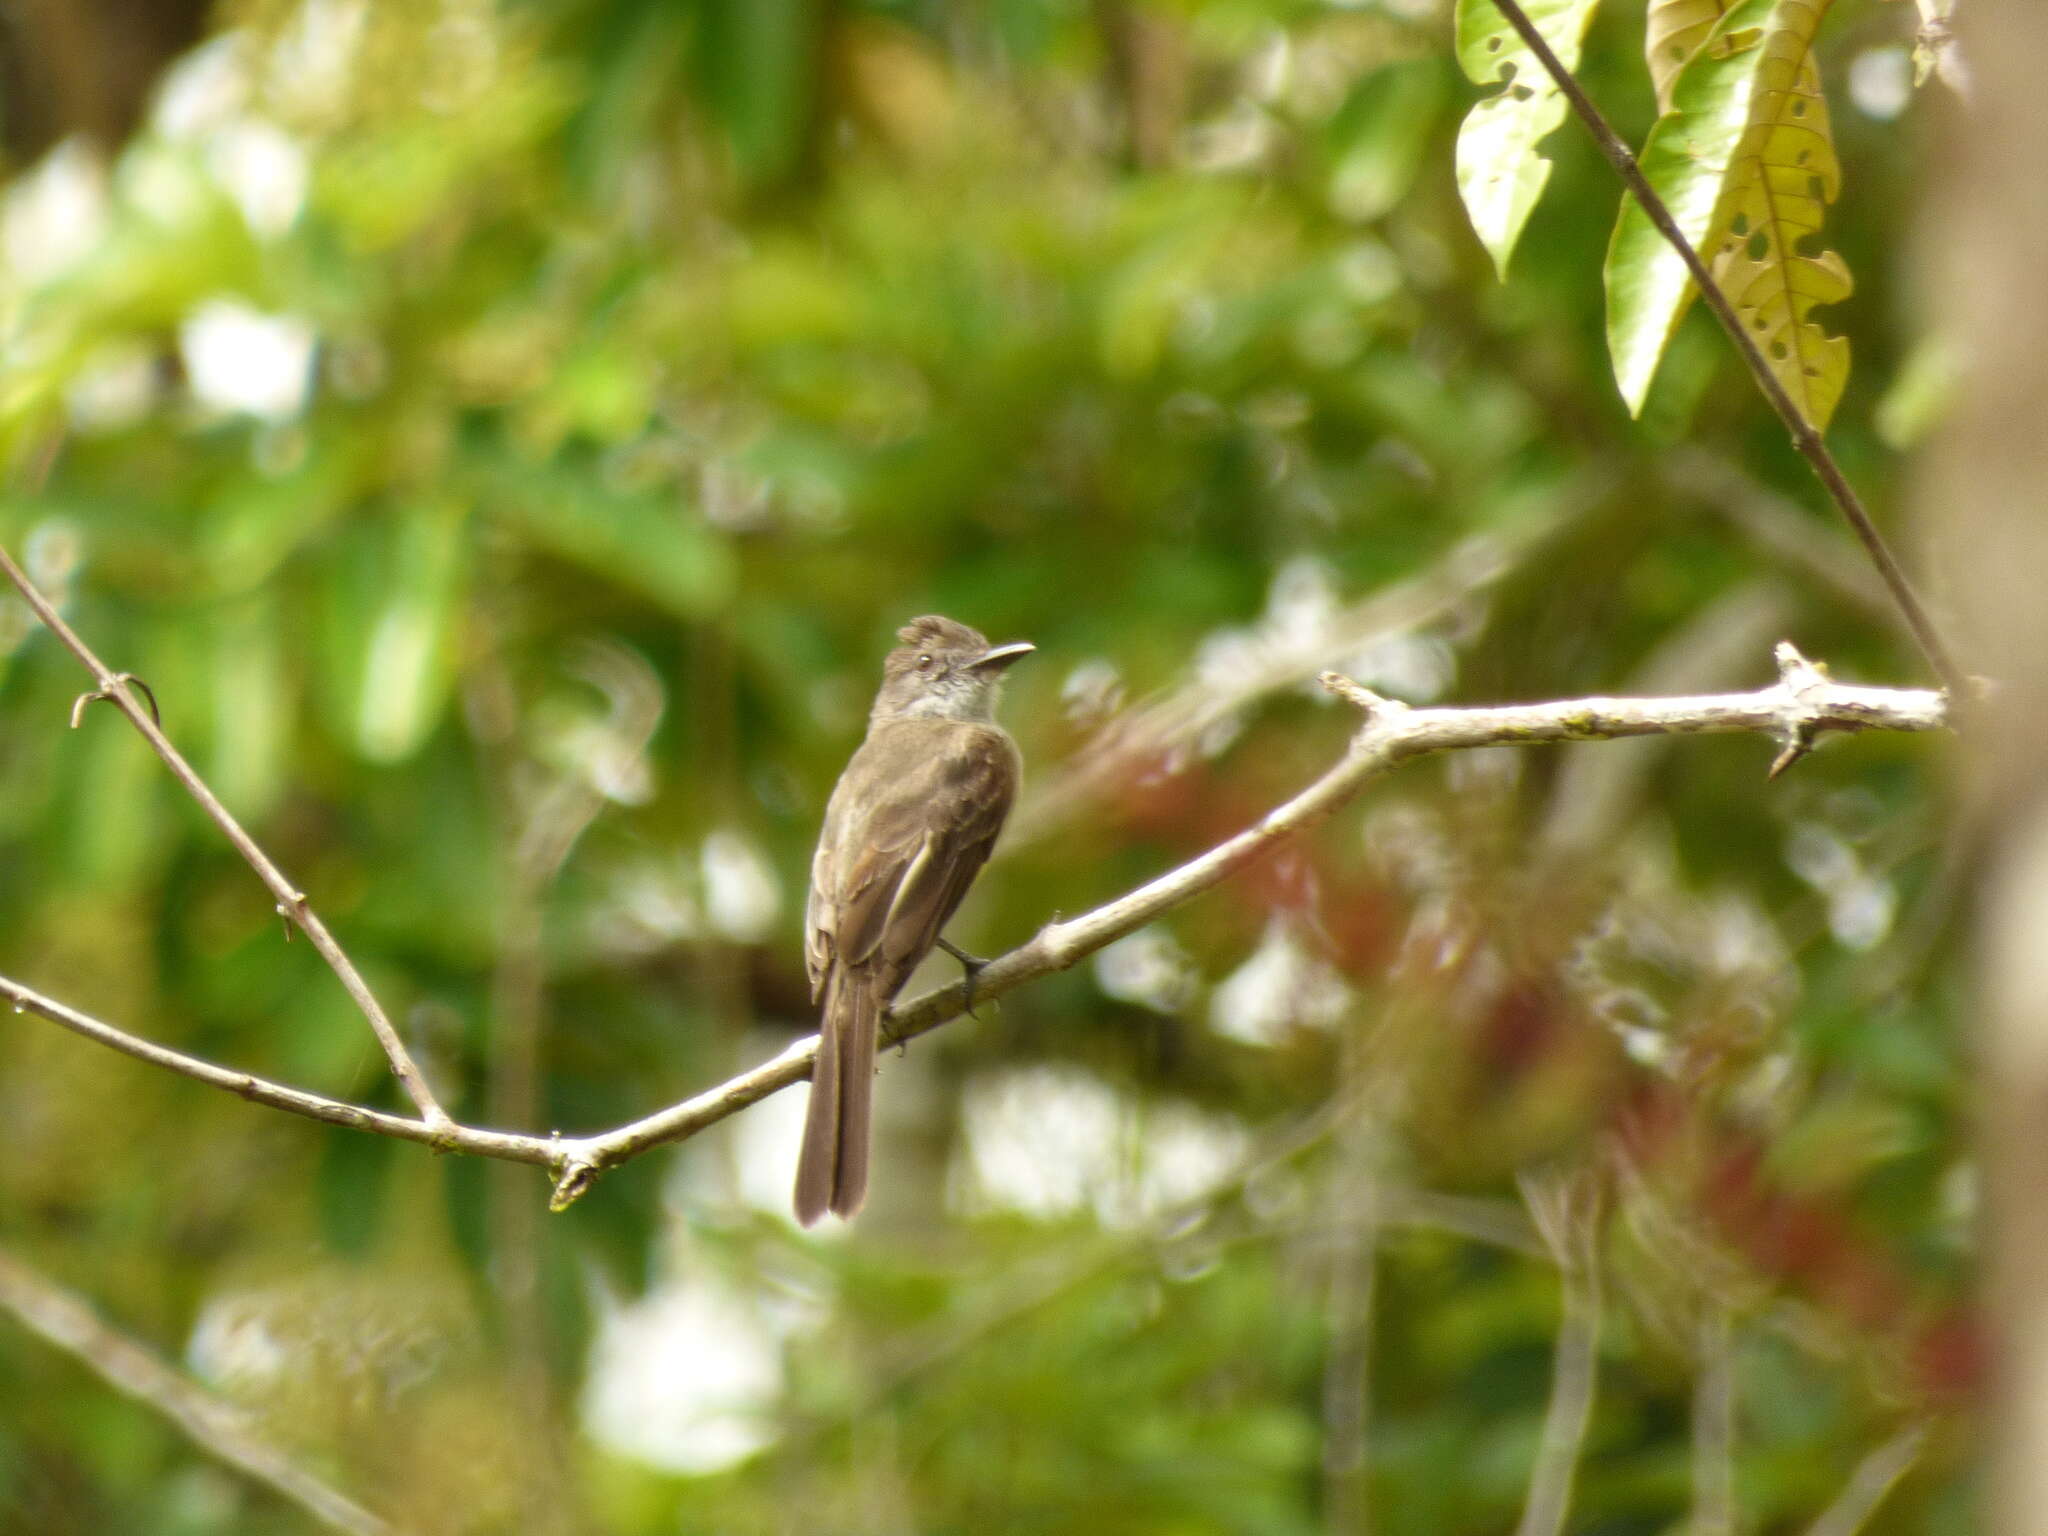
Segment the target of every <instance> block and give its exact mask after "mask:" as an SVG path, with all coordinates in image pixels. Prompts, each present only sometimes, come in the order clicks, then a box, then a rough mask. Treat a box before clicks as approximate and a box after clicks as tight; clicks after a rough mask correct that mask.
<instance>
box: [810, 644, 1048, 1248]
mask: <svg viewBox="0 0 2048 1536" xmlns="http://www.w3.org/2000/svg"><path fill="white" fill-rule="evenodd" d="M896 638H897V640H898V641H899V642H900V644H899V645H898V646H897V647H896V649H894V650H892V651H890V652H889V654H888V657H887V658H886V659H885V660H884V662H883V664H882V686H881V689H880V691H879V692H878V693H877V694H876V695H875V703H874V708H873V709H872V710H871V711H870V713H869V715H868V729H867V735H866V737H865V738H864V739H863V740H862V742H861V744H860V746H859V747H858V748H857V749H856V750H855V752H854V754H853V756H852V758H851V759H850V760H849V761H848V762H847V765H846V768H845V771H844V772H842V773H841V774H840V776H839V782H838V784H837V785H835V786H834V788H833V790H832V797H831V799H830V800H829V801H828V802H827V803H826V806H825V824H824V827H823V829H822V831H821V832H820V833H819V836H818V851H817V853H816V855H815V856H814V857H813V859H812V861H811V893H810V899H809V902H808V903H807V905H806V907H805V913H804V959H805V964H806V968H807V969H808V971H809V973H810V979H811V1000H812V1002H813V1003H815V1004H818V1005H819V1007H820V1010H821V1013H820V1020H819V1029H818V1054H817V1058H816V1061H815V1063H814V1065H813V1066H812V1069H811V1099H810V1106H809V1108H808V1110H807V1111H806V1112H805V1116H804V1137H803V1145H802V1149H801V1151H800V1152H799V1154H798V1158H797V1172H796V1199H795V1205H796V1217H797V1220H798V1221H799V1222H800V1223H802V1224H803V1225H804V1226H807V1227H808V1226H810V1225H811V1224H812V1223H814V1222H816V1221H817V1220H818V1219H819V1218H820V1217H821V1216H823V1215H824V1214H825V1213H826V1212H827V1211H831V1212H832V1213H833V1214H834V1215H837V1216H839V1217H841V1218H842V1219H847V1220H850V1219H851V1218H852V1217H853V1216H854V1215H855V1214H856V1213H857V1212H858V1211H859V1210H860V1208H861V1205H862V1203H863V1202H864V1201H865V1200H866V1198H867V1191H868V1163H869V1141H870V1136H871V1132H872V1119H873V1105H874V1091H875V1090H874V1079H875V1050H876V1042H877V1037H878V1034H879V1030H880V1025H881V1018H882V1015H883V1013H884V1012H885V1011H886V1010H887V1009H888V1007H889V1004H890V1002H891V1001H892V1000H893V999H894V998H895V996H896V994H897V992H898V991H900V990H901V989H902V987H903V984H904V983H905V982H907V981H908V980H909V979H910V974H911V972H912V971H915V970H916V969H917V967H918V964H919V962H921V961H922V960H923V959H924V957H925V956H926V955H928V954H930V953H931V951H932V949H933V948H934V946H943V947H944V948H945V949H946V950H947V951H948V952H949V953H950V954H953V955H954V956H955V957H956V958H958V959H959V960H960V961H961V963H962V964H963V965H965V966H966V967H967V981H968V996H969V1002H970V1004H971V1003H972V999H973V985H974V976H975V973H976V972H977V971H978V970H979V969H980V962H978V961H976V960H974V959H973V958H972V957H971V956H969V955H966V954H965V953H963V952H962V951H960V950H958V949H955V948H954V947H953V946H952V945H951V944H948V943H947V942H946V940H945V939H944V938H943V937H942V930H943V929H944V928H945V926H946V922H947V919H949V918H950V917H952V915H953V912H954V909H956V908H957V907H958V906H959V905H960V902H961V899H962V898H963V897H964V896H966V894H967V888H968V887H969V886H970V885H972V884H973V883H974V877H975V876H976V875H977V874H978V873H980V871H981V866H982V865H983V864H985V863H986V862H987V861H988V856H989V851H990V850H991V849H992V848H994V847H995V842H996V838H997V836H998V835H999V834H1000V833H1001V832H1002V829H1003V822H1004V820H1005V818H1007V817H1008V815H1009V813H1010V806H1011V805H1012V803H1014V801H1015V800H1016V798H1017V785H1018V783H1019V781H1020V780H1021V778H1022V776H1023V758H1022V755H1021V754H1020V753H1019V752H1018V750H1017V744H1016V742H1015V741H1013V740H1011V738H1010V735H1009V733H1008V732H1007V731H1005V730H1004V729H1003V728H1002V727H1001V726H1000V725H998V724H996V719H995V712H996V702H997V698H998V696H999V694H1000V693H1001V691H1002V683H1003V678H1004V676H1005V674H1006V673H1007V672H1008V671H1009V669H1010V667H1011V665H1012V664H1013V663H1015V662H1016V661H1018V660H1019V659H1021V658H1022V657H1025V656H1028V655H1030V654H1031V653H1032V651H1033V650H1034V649H1035V647H1034V646H1032V645H1031V644H1030V643H1029V642H1028V641H1022V640H1019V641H1013V642H1011V643H1009V644H1006V645H993V646H992V645H990V644H989V643H988V640H987V638H986V637H984V636H983V635H982V634H981V632H980V631H978V630H975V629H970V628H969V627H968V626H967V625H965V624H961V623H957V622H955V621H954V620H952V619H947V618H941V617H939V616H938V615H936V614H927V615H925V616H924V617H923V618H918V619H912V620H911V621H910V622H909V623H908V624H906V625H904V626H903V627H902V628H901V629H900V630H898V631H897V632H896Z"/></svg>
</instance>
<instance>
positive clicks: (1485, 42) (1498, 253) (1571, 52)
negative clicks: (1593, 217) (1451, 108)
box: [1457, 0, 1599, 277]
mask: <svg viewBox="0 0 2048 1536" xmlns="http://www.w3.org/2000/svg"><path fill="white" fill-rule="evenodd" d="M1598 3H1599V0H1530V3H1527V4H1525V5H1524V7H1523V9H1524V10H1525V11H1526V12H1527V13H1528V16H1529V19H1530V20H1531V21H1532V22H1534V23H1535V25H1536V30H1537V31H1538V32H1540V33H1542V34H1543V40H1544V41H1545V42H1547V43H1549V44H1550V47H1551V51H1552V52H1554V53H1555V54H1556V55H1557V57H1558V60H1559V62H1561V63H1562V64H1563V65H1564V67H1565V68H1566V69H1576V68H1577V67H1578V63H1579V48H1580V44H1581V43H1582V42H1583V41H1584V40H1585V36H1586V28H1587V26H1588V25H1589V24H1590V23H1591V21H1592V19H1593V8H1594V6H1595V5H1597V4H1598ZM1457 33H1458V64H1459V66H1460V67H1461V68H1462V69H1463V70H1464V71H1465V74H1466V76H1467V77H1468V78H1469V79H1470V80H1471V81H1472V82H1473V83H1474V84H1475V85H1494V84H1498V85H1499V86H1500V87H1501V89H1500V90H1498V91H1497V92H1495V93H1494V94H1493V95H1491V96H1488V97H1486V98H1485V99H1484V100H1482V101H1480V102H1478V103H1476V104H1475V105H1474V106H1473V108H1472V110H1471V111H1470V112H1468V113H1466V114H1465V122H1464V125H1463V126H1462V127H1460V128H1459V130H1458V195H1459V196H1460V197H1462V198H1463V199H1464V200H1465V214H1466V216H1467V217H1468V218H1470V219H1471V221H1472V230H1473V233H1475V234H1476V235H1478V236H1479V241H1480V243H1481V244H1482V245H1484V246H1485V247H1486V249H1487V251H1488V252H1489V253H1490V254H1491V255H1492V257H1493V264H1494V268H1495V270H1496V271H1498V272H1499V273H1500V274H1501V275H1502V276H1503V277H1505V276H1506V275H1507V270H1508V259H1509V258H1510V257H1511V256H1513V255H1514V253H1515V242H1516V241H1518V240H1519V239H1521V236H1522V226H1523V225H1524V224H1526V223H1527V222H1528V219H1529V214H1530V212H1531V211H1532V210H1533V209H1534V208H1535V206H1536V202H1537V199H1538V198H1540V197H1541V196H1542V195H1543V188H1544V185H1545V184H1546V183H1547V182H1548V181H1549V180H1550V161H1549V160H1548V159H1546V158H1545V157H1544V156H1542V155H1540V154H1538V153H1537V152H1536V146H1537V145H1538V144H1539V143H1541V142H1542V141H1543V140H1544V139H1545V138H1546V137H1548V136H1549V134H1550V133H1551V132H1552V131H1553V130H1554V129H1555V128H1556V127H1557V126H1558V125H1559V124H1560V123H1562V122H1563V121H1564V114H1565V100H1564V97H1563V96H1561V95H1559V94H1558V90H1557V87H1556V86H1555V85H1553V84H1552V83H1551V80H1550V76H1549V75H1548V74H1547V73H1546V72H1545V71H1544V68H1543V66H1542V64H1541V63H1539V62H1538V61H1537V58H1536V56H1535V55H1534V54H1533V53H1531V52H1530V51H1529V49H1528V47H1527V46H1526V45H1525V44H1524V43H1523V42H1522V40H1521V38H1520V37H1518V36H1517V35H1516V34H1515V31H1514V29H1513V28H1512V27H1510V26H1509V25H1508V23H1507V19H1506V18H1505V17H1503V16H1502V15H1501V13H1500V11H1499V9H1498V8H1497V7H1496V6H1495V5H1494V4H1493V0H1458V18H1457Z"/></svg>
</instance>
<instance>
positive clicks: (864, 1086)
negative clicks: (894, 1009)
mask: <svg viewBox="0 0 2048 1536" xmlns="http://www.w3.org/2000/svg"><path fill="white" fill-rule="evenodd" d="M881 1018H882V1005H881V1001H880V999H878V998H877V997H876V996H875V995H874V991H873V989H872V988H870V987H868V986H865V985H863V984H862V980H861V978H859V977H854V976H849V975H847V974H846V972H845V971H843V970H837V969H835V970H834V972H833V975H832V978H831V980H830V981H829V982H828V983H827V984H826V987H825V1009H824V1017H823V1019H822V1020H821V1021H820V1024H819V1028H818V1059H817V1063H816V1065H814V1066H813V1067H812V1068H811V1107H810V1109H809V1111H808V1112H807V1113H806V1114H805V1116H804V1144H803V1150H802V1152H800V1153H799V1154H798V1156H797V1163H796V1219H797V1220H798V1221H800V1222H802V1223H803V1224H804V1225H805V1226H807V1227H808V1226H809V1225H810V1224H811V1223H812V1222H814V1221H816V1220H817V1219H818V1218H819V1217H820V1216H822V1215H824V1214H825V1212H827V1211H831V1212H832V1213H833V1214H834V1215H836V1216H842V1217H851V1216H852V1215H854V1213H855V1212H857V1211H858V1210H859V1209H860V1208H861V1202H862V1201H864V1200H866V1199H867V1195H868V1140H869V1134H870V1122H871V1121H872V1119H873V1111H874V1102H875V1036H876V1031H877V1029H878V1028H879V1027H880V1024H881Z"/></svg>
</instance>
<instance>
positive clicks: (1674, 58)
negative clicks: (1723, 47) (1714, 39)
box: [1643, 0, 1734, 112]
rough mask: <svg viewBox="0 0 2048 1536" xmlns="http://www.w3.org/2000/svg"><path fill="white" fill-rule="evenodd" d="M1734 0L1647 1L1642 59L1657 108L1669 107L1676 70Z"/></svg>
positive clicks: (1690, 55)
mask: <svg viewBox="0 0 2048 1536" xmlns="http://www.w3.org/2000/svg"><path fill="white" fill-rule="evenodd" d="M1732 4H1734V0H1650V9H1649V12H1648V14H1647V15H1646V16H1645V17H1644V30H1643V58H1644V60H1645V61H1646V62H1647V63H1648V64H1649V66H1650V80H1651V82H1652V83H1653V84H1654V85H1655V86H1656V87H1657V110H1658V111H1659V112H1669V111H1670V110H1671V92H1672V88H1673V86H1674V85H1675V84H1676V83H1677V80H1678V72H1679V71H1680V70H1682V69H1684V68H1685V66H1686V65H1687V64H1689V63H1690V62H1691V61H1692V56H1693V55H1694V54H1696V53H1698V52H1699V51H1700V45H1701V44H1703V43H1704V42H1706V40H1707V36H1708V34H1709V33H1711V32H1712V31H1713V30H1714V23H1715V22H1717V21H1719V20H1720V19H1721V17H1722V16H1723V15H1725V14H1726V13H1727V10H1728V7H1729V6H1730V5H1732Z"/></svg>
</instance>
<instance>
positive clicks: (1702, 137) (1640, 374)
mask: <svg viewBox="0 0 2048 1536" xmlns="http://www.w3.org/2000/svg"><path fill="white" fill-rule="evenodd" d="M1828 4H1829V0H1741V3H1739V4H1737V5H1736V6H1734V7H1733V8H1732V9H1731V10H1729V11H1728V12H1727V13H1726V14H1725V15H1723V16H1722V17H1721V19H1720V20H1719V21H1718V22H1717V23H1716V24H1715V25H1714V27H1713V29H1712V31H1711V32H1710V33H1709V34H1708V36H1707V38H1706V40H1705V41H1704V42H1703V43H1702V44H1700V46H1698V47H1697V48H1696V49H1694V50H1693V52H1692V55H1691V61H1690V62H1689V63H1688V64H1687V65H1686V66H1685V67H1684V69H1683V70H1682V71H1681V73H1680V74H1679V75H1678V78H1677V82H1676V84H1675V86H1674V87H1673V88H1672V93H1671V95H1672V110H1671V111H1670V112H1669V113H1668V114H1667V115H1666V116H1665V117H1663V118H1662V119H1660V120H1659V121H1658V123H1657V126H1656V127H1655V128H1654V129H1652V130H1651V133H1650V138H1649V142H1648V143H1647V144H1645V145H1644V147H1643V154H1642V166H1643V174H1644V175H1645V176H1647V177H1648V178H1649V180H1650V184H1651V185H1652V186H1653V187H1655V188H1656V189H1657V191H1658V193H1659V194H1660V195H1661V196H1662V197H1663V199H1664V201H1665V204H1666V205H1667V206H1668V207H1669V208H1670V210H1671V214H1672V217H1673V219H1674V220H1676V222H1677V224H1678V227H1679V229H1680V231H1681V232H1682V233H1683V234H1684V235H1685V237H1686V239H1687V240H1688V241H1690V242H1691V243H1692V245H1693V247H1694V248H1695V249H1696V250H1698V251H1699V253H1700V254H1701V256H1702V257H1703V258H1705V260H1706V261H1707V263H1708V265H1709V268H1710V269H1711V270H1712V271H1713V272H1714V276H1715V280H1716V282H1718V283H1719V284H1720V285H1721V287H1722V289H1723V291H1724V292H1726V293H1727V295H1728V297H1729V299H1730V301H1731V302H1732V303H1733V304H1734V305H1735V308H1736V312H1737V314H1738V316H1739V317H1740V318H1741V320H1742V323H1743V326H1744V328H1745V329H1746V330H1747V331H1748V332H1749V333H1750V334H1751V335H1752V336H1753V337H1754V338H1755V339H1756V341H1757V343H1758V345H1759V346H1760V347H1761V348H1762V349H1763V352H1764V354H1765V357H1766V359H1767V360H1768V361H1769V363H1770V364H1771V367H1772V370H1773V372H1774V373H1775V374H1776V376H1777V378H1778V380H1779V382H1780V383H1781V384H1783V386H1784V387H1785V389H1786V391H1787V392H1788V393H1789V394H1790V395H1791V396H1792V399H1793V401H1794V403H1795V404H1797V405H1798V407H1799V408H1800V410H1801V411H1802V412H1803V413H1804V414H1805V416H1806V417H1807V419H1808V420H1809V421H1811V422H1812V423H1813V424H1814V425H1815V426H1816V427H1825V426H1826V425H1827V422H1828V418H1829V417H1830V416H1832V415H1833V413H1834V408H1835V404H1836V402H1837V401H1838V400H1840V398H1841V393H1842V386H1843V384H1844V383H1845V382H1846V381H1847V379H1848V373H1849V350H1848V343H1847V342H1846V341H1844V340H1842V339H1840V338H1832V337H1829V336H1827V335H1826V334H1824V333H1823V332H1822V331H1821V329H1820V327H1819V326H1817V325H1815V324H1814V323H1813V322H1812V321H1811V319H1810V318H1809V315H1810V311H1811V310H1812V309H1813V308H1814V307H1815V306H1816V305H1820V304H1832V303H1836V302H1838V301H1839V300H1841V299H1843V298H1846V297H1847V296H1848V294H1849V291H1850V286H1851V285H1850V280H1849V272H1848V269H1847V267H1845V266H1844V265H1843V264H1842V260H1841V258H1840V257H1839V256H1837V255H1835V254H1834V253H1832V252H1821V253H1818V254H1812V253H1809V252H1807V251H1805V250H1803V249H1802V247H1804V246H1806V245H1807V244H1808V243H1810V242H1811V241H1812V240H1813V238H1814V237H1815V236H1817V235H1818V234H1819V232H1820V228H1821V223H1822V218H1823V216H1824V214H1825V211H1826V205H1827V204H1828V203H1829V202H1831V201H1833V199H1834V196H1835V193H1836V191H1837V189H1838V187H1839V185H1840V181H1841V167H1840V165H1839V164H1838V163H1837V161H1836V159H1835V152H1834V143H1833V138H1832V136H1831V133H1830V130H1829V126H1828V115H1827V103H1826V101H1825V100H1824V99H1823V98H1822V96H1821V93H1820V81H1819V75H1818V72H1817V71H1816V70H1815V68H1814V64H1813V39H1814V34H1815V33H1816V32H1817V31H1818V30H1819V28H1820V22H1821V18H1822V17H1823V16H1824V15H1825V14H1826V12H1827V7H1828ZM1693 293H1694V289H1693V284H1692V279H1691V276H1690V275H1689V273H1688V272H1687V271H1686V268H1685V264H1684V262H1683V261H1682V260H1681V259H1680V257H1679V255H1678V253H1677V252H1676V251H1674V250H1673V249H1672V248H1671V247H1670V245H1669V244H1668V243H1667V242H1666V241H1665V239H1664V238H1663V236H1662V235H1660V234H1659V233H1658V232H1657V231H1656V229H1655V228H1653V227H1652V226H1651V224H1650V221H1649V218H1648V216H1647V215H1645V214H1644V213H1643V211H1642V210H1641V209H1640V208H1639V207H1637V206H1636V204H1635V202H1634V201H1633V200H1632V199H1631V200H1629V201H1627V202H1625V203H1624V204H1623V207H1622V211H1621V217H1620V219H1619V220H1618V221H1617V222H1616V224H1615V229H1614V238H1613V241H1612V243H1611V244H1610V245H1609V247H1608V253H1607V303H1608V308H1607V339H1608V347H1609V350H1610V352H1611V353H1612V355H1613V360H1614V376H1615V382H1616V383H1617V384H1618V385H1619V386H1620V388H1621V394H1622V398H1623V399H1624V400H1625V401H1626V402H1627V404H1628V407H1629V410H1630V411H1631V412H1633V413H1637V414H1640V413H1641V411H1642V407H1643V401H1644V399H1645V398H1646V397H1647V395H1648V393H1649V388H1650V383H1651V381H1652V380H1653V379H1654V378H1655V377H1656V372H1657V366H1658V364H1659V362H1660V361H1661V360H1662V358H1663V355H1664V350H1665V348H1666V347H1667V346H1668V345H1669V344H1670V340H1671V336H1672V333H1673V332H1674V331H1675V330H1676V329H1677V326H1678V322H1679V320H1680V319H1682V318H1683V317H1684V314H1685V311H1686V307H1687V306H1688V305H1689V304H1690V303H1691V302H1692V298H1693Z"/></svg>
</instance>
